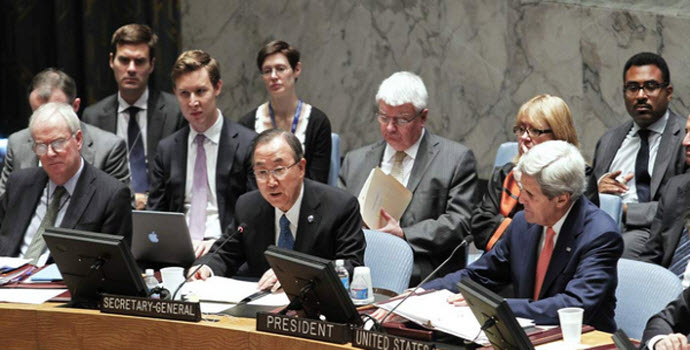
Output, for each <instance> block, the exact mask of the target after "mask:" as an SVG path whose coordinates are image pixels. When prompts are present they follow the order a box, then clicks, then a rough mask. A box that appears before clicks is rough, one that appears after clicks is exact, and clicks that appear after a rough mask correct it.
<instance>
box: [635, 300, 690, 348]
mask: <svg viewBox="0 0 690 350" xmlns="http://www.w3.org/2000/svg"><path fill="white" fill-rule="evenodd" d="M688 305H690V288H686V289H685V290H684V291H683V293H682V294H681V295H679V296H678V299H676V300H674V301H672V302H671V303H670V304H668V306H666V308H665V309H663V310H661V312H659V313H658V314H656V315H654V316H652V318H650V319H649V321H647V326H646V327H645V329H644V333H643V334H642V347H641V349H649V350H687V349H690V345H688V335H690V307H688Z"/></svg>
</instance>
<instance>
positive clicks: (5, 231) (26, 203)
mask: <svg viewBox="0 0 690 350" xmlns="http://www.w3.org/2000/svg"><path fill="white" fill-rule="evenodd" d="M29 130H30V132H31V137H32V140H33V150H34V152H35V153H36V155H37V156H38V158H39V160H40V162H41V165H42V167H33V168H26V169H21V170H16V171H14V172H12V174H10V177H9V179H8V181H7V187H6V190H5V193H4V194H3V195H2V197H0V256H13V257H14V256H21V257H24V258H28V259H32V264H36V265H43V264H44V263H45V261H46V259H47V257H48V252H47V249H46V243H45V240H44V239H43V233H44V232H45V228H46V227H51V226H54V227H63V228H70V229H78V230H85V231H94V232H101V233H110V234H115V235H121V236H124V237H125V238H126V240H127V242H128V243H130V240H131V231H132V217H131V215H132V213H131V207H130V194H129V188H128V187H127V186H126V185H125V184H123V183H122V182H120V181H117V180H115V179H114V178H113V177H111V176H110V175H108V174H106V173H104V172H102V171H101V170H98V169H96V168H95V167H93V166H92V165H90V164H89V163H88V162H86V161H84V159H83V158H82V156H81V154H80V152H79V151H80V150H81V148H82V145H83V140H84V139H83V134H82V130H81V127H80V123H79V118H78V117H77V115H76V113H74V110H73V109H72V106H70V105H68V104H65V103H55V102H51V103H47V104H45V105H43V106H41V107H40V108H38V109H37V110H36V111H35V112H34V113H33V115H32V116H31V120H30V121H29Z"/></svg>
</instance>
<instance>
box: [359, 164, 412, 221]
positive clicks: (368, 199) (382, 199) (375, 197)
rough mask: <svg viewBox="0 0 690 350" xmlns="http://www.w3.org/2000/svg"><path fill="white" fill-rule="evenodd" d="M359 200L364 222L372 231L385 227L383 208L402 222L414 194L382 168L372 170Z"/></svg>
mask: <svg viewBox="0 0 690 350" xmlns="http://www.w3.org/2000/svg"><path fill="white" fill-rule="evenodd" d="M357 199H358V200H359V206H360V210H361V211H362V220H364V223H365V224H366V225H367V226H368V227H369V228H370V229H372V230H377V229H379V228H381V227H383V226H384V225H383V224H384V223H383V219H382V218H381V208H383V209H385V210H386V212H388V214H390V215H391V216H392V217H393V218H395V220H398V221H400V218H401V217H402V214H403V213H404V212H405V209H406V208H407V205H408V204H410V201H411V200H412V192H410V190H408V189H407V188H406V187H405V186H403V185H402V184H401V183H400V182H398V180H396V179H395V178H394V177H393V176H390V175H386V174H384V173H383V171H381V168H379V167H376V168H374V169H371V173H369V177H368V178H367V181H366V182H365V183H364V186H362V191H361V192H360V193H359V197H358V198H357Z"/></svg>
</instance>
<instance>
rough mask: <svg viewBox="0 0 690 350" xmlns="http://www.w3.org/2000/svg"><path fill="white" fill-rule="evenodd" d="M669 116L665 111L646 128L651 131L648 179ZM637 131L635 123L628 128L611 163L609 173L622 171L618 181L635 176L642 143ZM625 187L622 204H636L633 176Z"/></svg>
mask: <svg viewBox="0 0 690 350" xmlns="http://www.w3.org/2000/svg"><path fill="white" fill-rule="evenodd" d="M669 116H670V113H669V111H668V109H667V110H666V113H664V115H663V117H661V118H659V120H657V121H656V122H654V123H653V124H652V125H650V126H649V127H648V128H647V129H649V130H650V131H651V132H650V133H649V138H648V139H647V141H648V142H649V165H648V167H647V171H648V172H649V176H650V178H651V177H652V176H654V162H655V161H656V156H657V153H658V151H659V144H660V143H661V134H663V133H664V129H666V123H667V122H668V118H669ZM639 130H640V127H639V126H638V125H637V124H636V123H633V127H632V128H630V131H628V134H627V135H625V139H624V140H623V143H621V147H620V148H619V149H618V152H616V156H615V157H614V158H613V161H612V162H611V166H610V167H609V172H614V171H618V170H622V172H621V175H620V176H619V177H618V178H617V179H616V180H618V181H622V180H623V177H624V176H625V175H628V174H635V160H636V159H637V152H638V151H639V150H640V144H641V143H642V142H641V141H640V136H639V135H638V134H637V132H638V131H639ZM605 175H606V174H605ZM599 180H601V179H599ZM627 185H628V192H626V193H623V194H622V195H621V198H622V199H623V203H637V202H638V200H637V186H635V177H634V176H633V178H632V179H631V180H630V181H628V183H627Z"/></svg>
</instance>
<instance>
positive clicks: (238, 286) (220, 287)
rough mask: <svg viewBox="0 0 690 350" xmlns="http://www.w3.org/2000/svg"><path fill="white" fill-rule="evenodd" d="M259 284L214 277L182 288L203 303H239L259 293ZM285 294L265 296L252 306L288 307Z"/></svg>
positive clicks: (251, 303)
mask: <svg viewBox="0 0 690 350" xmlns="http://www.w3.org/2000/svg"><path fill="white" fill-rule="evenodd" d="M257 286H258V283H257V282H247V281H240V280H236V279H232V278H226V277H219V276H213V277H211V278H209V279H207V280H206V281H201V280H196V281H194V282H190V283H187V284H186V285H185V286H183V287H182V289H183V290H182V291H181V293H182V294H188V293H190V292H191V293H193V294H195V295H196V296H197V297H198V298H199V300H201V301H213V302H219V303H239V302H240V301H242V299H244V298H246V297H248V296H250V295H252V294H254V293H256V292H258V289H257ZM289 303H290V301H289V300H288V298H287V296H286V295H285V293H276V294H269V295H266V296H263V297H261V298H259V299H257V300H254V301H252V302H250V303H249V304H250V305H268V306H281V305H287V304H289Z"/></svg>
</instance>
